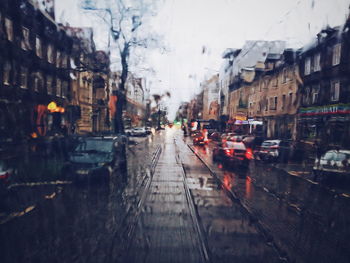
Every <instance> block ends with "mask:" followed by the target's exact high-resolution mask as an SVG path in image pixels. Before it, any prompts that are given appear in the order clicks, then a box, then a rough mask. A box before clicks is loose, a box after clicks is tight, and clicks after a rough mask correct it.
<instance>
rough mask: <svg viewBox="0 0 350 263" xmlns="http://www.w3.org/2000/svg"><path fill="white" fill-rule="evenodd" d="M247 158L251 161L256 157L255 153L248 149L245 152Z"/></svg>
mask: <svg viewBox="0 0 350 263" xmlns="http://www.w3.org/2000/svg"><path fill="white" fill-rule="evenodd" d="M245 158H247V159H248V160H251V159H253V158H254V155H253V151H252V149H250V148H248V149H247V150H246V152H245Z"/></svg>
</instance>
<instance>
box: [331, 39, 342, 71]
mask: <svg viewBox="0 0 350 263" xmlns="http://www.w3.org/2000/svg"><path fill="white" fill-rule="evenodd" d="M340 54H341V44H340V43H339V44H336V45H335V46H333V55H332V65H333V66H336V65H338V64H339V63H340Z"/></svg>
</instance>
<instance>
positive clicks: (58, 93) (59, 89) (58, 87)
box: [56, 78, 62, 97]
mask: <svg viewBox="0 0 350 263" xmlns="http://www.w3.org/2000/svg"><path fill="white" fill-rule="evenodd" d="M61 93H62V82H61V80H60V79H59V78H58V79H57V80H56V96H57V97H61Z"/></svg>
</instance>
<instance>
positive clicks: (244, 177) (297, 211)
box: [193, 145, 350, 262]
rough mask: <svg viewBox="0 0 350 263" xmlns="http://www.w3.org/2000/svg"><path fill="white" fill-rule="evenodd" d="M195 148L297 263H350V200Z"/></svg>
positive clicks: (267, 167)
mask: <svg viewBox="0 0 350 263" xmlns="http://www.w3.org/2000/svg"><path fill="white" fill-rule="evenodd" d="M211 147H212V145H209V146H208V147H207V149H205V150H204V149H200V148H201V147H193V151H194V152H195V153H196V154H197V155H198V156H200V157H201V159H202V160H203V161H204V162H205V163H206V164H207V165H208V166H209V167H210V169H211V170H212V172H213V173H214V174H215V175H216V176H217V177H218V178H219V179H220V180H221V181H222V184H223V185H224V187H225V188H227V189H229V190H230V191H231V192H232V193H233V194H234V195H235V196H236V197H237V198H238V199H239V200H240V202H241V204H242V205H243V207H244V208H245V209H246V210H247V211H249V213H250V214H251V215H252V216H253V217H254V218H255V219H256V220H257V222H258V224H259V225H260V226H261V227H262V228H263V230H264V232H265V234H266V235H267V236H269V238H270V239H271V240H273V242H274V243H275V244H276V245H277V247H278V248H280V249H281V250H282V253H286V254H288V257H289V259H290V260H291V261H292V262H294V261H295V262H329V259H330V258H332V259H333V260H334V261H333V262H349V261H348V260H349V259H350V253H349V250H348V249H347V247H348V246H347V242H348V241H347V239H348V237H349V236H350V230H349V228H348V227H347V226H348V225H349V223H350V219H349V215H350V211H349V210H350V206H349V205H350V199H349V198H346V196H344V195H337V194H335V193H334V192H333V191H330V190H328V189H325V188H324V187H322V186H320V185H318V184H315V183H312V182H310V181H308V180H304V179H302V178H299V177H296V176H292V175H290V174H288V173H287V172H285V171H283V170H281V169H277V168H275V167H273V166H271V165H268V164H262V163H260V162H259V161H254V162H251V163H250V167H249V170H248V171H242V170H239V169H227V168H226V166H225V165H223V164H221V163H214V162H213V161H212V156H211V154H210V153H211V151H210V150H209V151H208V149H209V148H211Z"/></svg>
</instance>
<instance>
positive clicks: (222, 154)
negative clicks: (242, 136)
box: [213, 141, 254, 167]
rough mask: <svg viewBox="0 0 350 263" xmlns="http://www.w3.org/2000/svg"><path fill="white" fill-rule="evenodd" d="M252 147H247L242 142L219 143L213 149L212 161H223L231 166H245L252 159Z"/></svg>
mask: <svg viewBox="0 0 350 263" xmlns="http://www.w3.org/2000/svg"><path fill="white" fill-rule="evenodd" d="M253 158H254V156H253V152H252V149H250V148H247V147H246V146H245V145H244V143H242V142H232V141H227V142H223V143H219V144H218V145H217V146H216V147H215V148H214V149H213V161H218V160H220V161H223V162H225V163H227V164H229V165H233V166H245V167H247V166H248V164H249V161H250V160H251V159H253Z"/></svg>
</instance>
